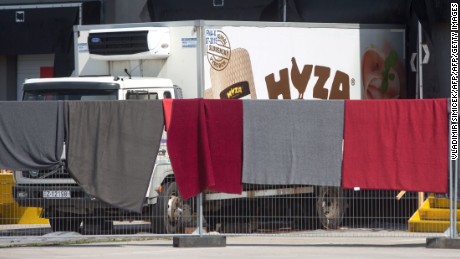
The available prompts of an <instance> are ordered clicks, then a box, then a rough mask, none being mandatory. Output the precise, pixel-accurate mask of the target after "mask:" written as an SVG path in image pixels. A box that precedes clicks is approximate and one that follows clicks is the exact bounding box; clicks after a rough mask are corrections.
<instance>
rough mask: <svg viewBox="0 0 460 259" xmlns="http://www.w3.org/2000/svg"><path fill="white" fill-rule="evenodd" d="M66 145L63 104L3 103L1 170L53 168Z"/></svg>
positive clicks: (0, 118)
mask: <svg viewBox="0 0 460 259" xmlns="http://www.w3.org/2000/svg"><path fill="white" fill-rule="evenodd" d="M63 145H64V113H63V103H62V102H54V101H53V102H0V168H2V169H12V170H38V169H46V168H50V167H53V166H55V165H58V164H59V163H60V159H61V155H62V150H63Z"/></svg>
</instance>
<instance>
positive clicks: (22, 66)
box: [17, 54, 54, 100]
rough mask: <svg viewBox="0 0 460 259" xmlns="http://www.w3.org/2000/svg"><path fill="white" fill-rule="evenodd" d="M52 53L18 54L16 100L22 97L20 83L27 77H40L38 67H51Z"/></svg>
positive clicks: (45, 69)
mask: <svg viewBox="0 0 460 259" xmlns="http://www.w3.org/2000/svg"><path fill="white" fill-rule="evenodd" d="M53 64H54V54H40V55H19V56H18V78H17V79H18V81H17V82H18V87H17V96H18V100H21V99H22V84H23V83H24V80H25V79H27V78H38V77H40V68H42V73H43V71H47V68H50V67H53Z"/></svg>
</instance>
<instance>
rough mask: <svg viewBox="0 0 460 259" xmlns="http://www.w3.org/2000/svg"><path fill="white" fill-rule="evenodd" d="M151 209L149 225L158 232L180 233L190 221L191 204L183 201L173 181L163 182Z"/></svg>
mask: <svg viewBox="0 0 460 259" xmlns="http://www.w3.org/2000/svg"><path fill="white" fill-rule="evenodd" d="M153 211H154V213H153V215H152V220H151V227H152V230H153V232H155V233H158V234H175V233H182V232H183V228H184V226H186V225H188V224H189V223H190V222H191V221H192V205H191V204H190V203H189V202H184V200H183V199H182V196H181V195H180V194H179V190H178V189H177V185H176V183H175V182H170V183H167V184H165V190H164V191H163V192H162V193H161V194H160V196H158V200H157V204H155V205H154V209H153Z"/></svg>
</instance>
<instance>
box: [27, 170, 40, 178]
mask: <svg viewBox="0 0 460 259" xmlns="http://www.w3.org/2000/svg"><path fill="white" fill-rule="evenodd" d="M29 175H30V177H32V178H36V177H38V171H29Z"/></svg>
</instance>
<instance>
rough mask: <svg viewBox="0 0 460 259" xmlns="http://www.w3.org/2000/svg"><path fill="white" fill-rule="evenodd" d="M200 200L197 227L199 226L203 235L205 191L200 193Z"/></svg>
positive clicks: (199, 231) (198, 199)
mask: <svg viewBox="0 0 460 259" xmlns="http://www.w3.org/2000/svg"><path fill="white" fill-rule="evenodd" d="M197 202H198V211H197V213H198V221H197V224H198V226H197V228H198V234H199V235H200V237H201V236H203V193H200V194H199V195H198V198H197Z"/></svg>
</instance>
